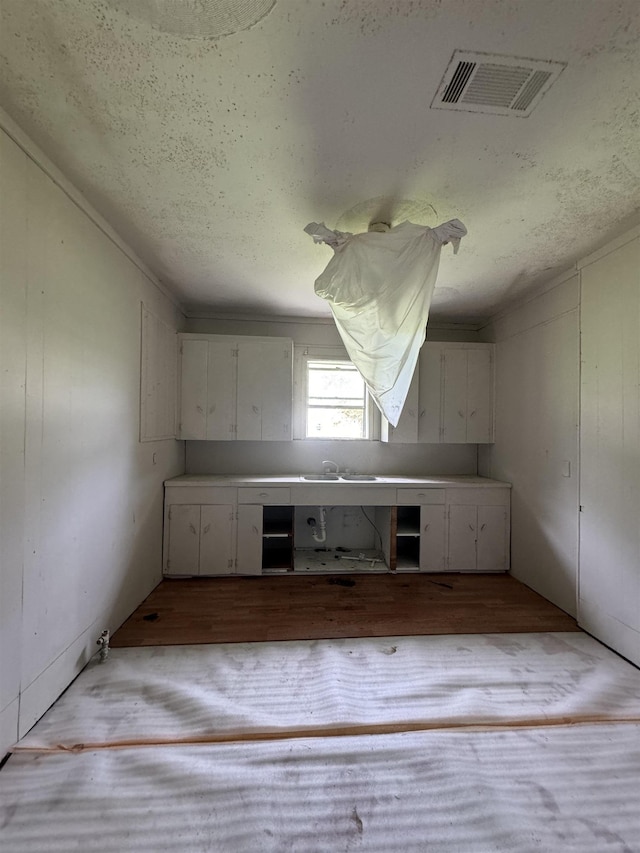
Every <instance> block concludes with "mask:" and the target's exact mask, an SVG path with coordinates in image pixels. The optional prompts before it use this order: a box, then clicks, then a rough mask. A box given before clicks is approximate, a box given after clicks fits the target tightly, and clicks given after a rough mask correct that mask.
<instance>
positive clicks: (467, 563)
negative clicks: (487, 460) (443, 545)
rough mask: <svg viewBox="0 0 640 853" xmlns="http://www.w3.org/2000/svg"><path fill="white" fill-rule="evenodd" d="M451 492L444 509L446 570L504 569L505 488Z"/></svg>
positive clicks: (506, 554) (506, 536)
mask: <svg viewBox="0 0 640 853" xmlns="http://www.w3.org/2000/svg"><path fill="white" fill-rule="evenodd" d="M451 492H452V493H453V494H451V495H448V500H449V501H450V502H449V504H448V509H447V516H448V525H447V526H448V531H447V533H448V536H447V538H448V543H449V544H448V557H447V570H448V571H451V572H469V571H475V572H495V571H503V572H506V571H507V570H508V569H509V530H510V521H509V492H508V490H502V489H485V490H478V489H469V490H464V489H455V490H453V489H452V490H451ZM479 492H484V493H480V494H479Z"/></svg>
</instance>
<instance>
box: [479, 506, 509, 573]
mask: <svg viewBox="0 0 640 853" xmlns="http://www.w3.org/2000/svg"><path fill="white" fill-rule="evenodd" d="M477 554H478V559H477V566H478V571H479V572H496V571H500V572H504V571H507V569H508V568H509V558H508V554H509V531H508V529H507V511H506V509H505V508H504V507H503V506H479V507H478V546H477Z"/></svg>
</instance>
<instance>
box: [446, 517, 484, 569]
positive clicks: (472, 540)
mask: <svg viewBox="0 0 640 853" xmlns="http://www.w3.org/2000/svg"><path fill="white" fill-rule="evenodd" d="M477 525H478V508H477V507H476V506H464V505H463V506H456V505H452V506H450V507H449V549H448V550H449V553H448V559H447V568H448V569H449V570H450V571H465V570H475V568H476V565H477V561H476V529H477Z"/></svg>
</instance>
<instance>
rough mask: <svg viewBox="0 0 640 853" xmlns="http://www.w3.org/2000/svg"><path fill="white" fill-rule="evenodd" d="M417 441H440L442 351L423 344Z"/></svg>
mask: <svg viewBox="0 0 640 853" xmlns="http://www.w3.org/2000/svg"><path fill="white" fill-rule="evenodd" d="M418 363H419V369H420V375H419V378H418V382H419V399H420V411H419V417H418V441H421V442H425V443H427V444H437V443H438V442H440V441H442V435H441V426H442V423H441V420H442V351H441V349H440V347H437V346H433V345H430V344H425V345H424V346H423V347H422V350H421V351H420V359H419V362H418Z"/></svg>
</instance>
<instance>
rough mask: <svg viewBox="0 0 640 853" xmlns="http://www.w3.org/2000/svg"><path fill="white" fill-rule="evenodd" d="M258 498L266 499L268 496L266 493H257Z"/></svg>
mask: <svg viewBox="0 0 640 853" xmlns="http://www.w3.org/2000/svg"><path fill="white" fill-rule="evenodd" d="M258 497H259V498H268V497H269V494H268V492H259V493H258Z"/></svg>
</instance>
